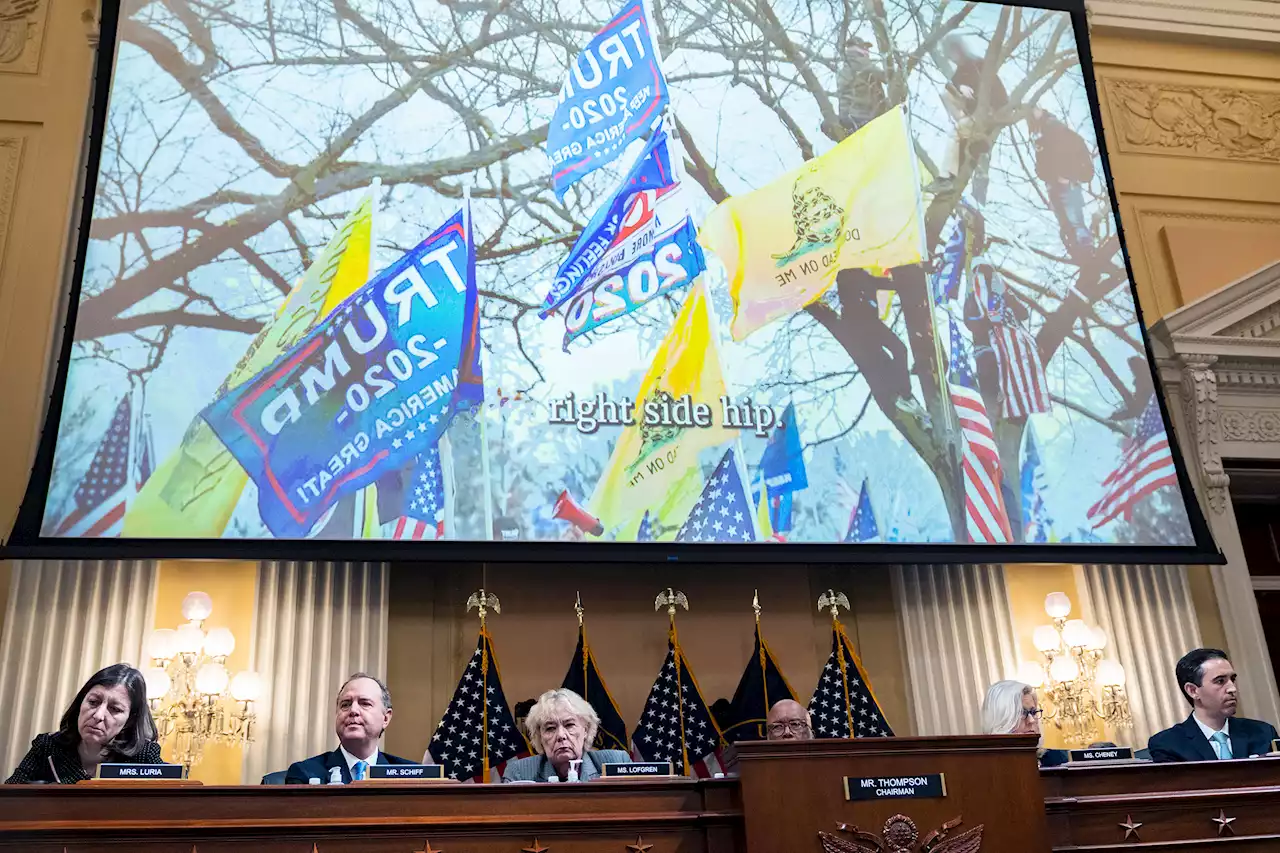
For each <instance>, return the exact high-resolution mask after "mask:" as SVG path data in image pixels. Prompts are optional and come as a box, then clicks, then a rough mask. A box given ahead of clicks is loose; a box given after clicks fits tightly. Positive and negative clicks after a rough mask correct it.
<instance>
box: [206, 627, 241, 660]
mask: <svg viewBox="0 0 1280 853" xmlns="http://www.w3.org/2000/svg"><path fill="white" fill-rule="evenodd" d="M235 648H236V637H235V635H234V634H232V633H231V629H230V628H213V629H212V630H210V631H209V633H208V634H206V635H205V638H204V653H205V654H206V655H208V656H209V657H211V658H219V657H226V656H227V655H229V654H231V653H232V652H233V651H235Z"/></svg>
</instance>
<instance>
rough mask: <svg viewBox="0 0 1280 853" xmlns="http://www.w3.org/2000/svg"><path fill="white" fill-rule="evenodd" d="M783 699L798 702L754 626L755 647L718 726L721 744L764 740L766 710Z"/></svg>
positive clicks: (757, 628)
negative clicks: (722, 738) (721, 733)
mask: <svg viewBox="0 0 1280 853" xmlns="http://www.w3.org/2000/svg"><path fill="white" fill-rule="evenodd" d="M783 699H793V700H795V701H797V702H798V701H800V699H799V697H797V696H796V692H795V691H794V690H792V689H791V684H790V683H788V681H787V678H786V676H784V675H783V674H782V670H781V669H779V668H778V662H777V661H775V660H774V659H773V652H771V651H769V644H768V643H766V642H765V641H764V638H763V637H761V636H760V624H759V623H756V644H755V648H754V649H752V651H751V660H749V661H747V667H746V669H744V670H743V671H742V678H740V679H738V689H737V690H735V691H734V692H733V701H732V702H730V703H729V711H728V712H726V717H727V719H726V720H724V721H723V722H722V723H720V727H721V731H722V732H724V737H725V740H727V741H729V743H737V742H738V741H742V740H764V739H765V730H764V726H765V719H766V718H767V717H768V715H769V709H770V708H772V707H773V706H774V705H775V704H776V703H778V702H780V701H781V700H783Z"/></svg>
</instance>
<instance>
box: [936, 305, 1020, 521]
mask: <svg viewBox="0 0 1280 853" xmlns="http://www.w3.org/2000/svg"><path fill="white" fill-rule="evenodd" d="M950 324H951V364H950V369H949V371H948V374H947V387H948V388H949V389H950V391H951V402H952V404H953V405H954V406H955V409H956V416H957V417H958V418H959V419H960V432H961V442H962V444H963V445H964V454H963V458H962V467H963V471H964V503H965V521H966V527H967V528H968V531H969V540H970V541H971V542H1008V541H1009V540H1010V539H1011V538H1012V536H1011V535H1010V531H1009V513H1008V512H1007V511H1006V510H1005V506H1004V497H1003V496H1002V495H1001V494H1000V483H1001V480H1002V478H1003V473H1002V472H1001V469H1000V453H999V451H998V450H997V449H996V438H995V433H994V431H993V430H992V429H991V419H990V418H989V417H987V407H986V405H985V404H984V403H983V402H982V395H981V394H980V393H978V387H977V381H976V380H975V378H974V375H973V366H972V364H971V363H970V360H969V352H968V349H967V348H966V346H965V342H964V338H962V337H961V336H960V328H959V326H957V325H956V321H955V320H954V319H952V320H950Z"/></svg>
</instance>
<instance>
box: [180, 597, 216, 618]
mask: <svg viewBox="0 0 1280 853" xmlns="http://www.w3.org/2000/svg"><path fill="white" fill-rule="evenodd" d="M212 612H213V599H212V598H210V597H209V593H207V592H189V593H187V597H186V598H184V599H182V618H183V619H187V620H189V621H191V622H203V621H204V620H205V619H208V618H209V614H210V613H212Z"/></svg>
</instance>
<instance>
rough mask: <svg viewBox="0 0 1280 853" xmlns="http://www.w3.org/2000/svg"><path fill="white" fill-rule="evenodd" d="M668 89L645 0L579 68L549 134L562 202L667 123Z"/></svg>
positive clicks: (588, 51)
mask: <svg viewBox="0 0 1280 853" xmlns="http://www.w3.org/2000/svg"><path fill="white" fill-rule="evenodd" d="M666 101H667V82H666V80H665V79H663V76H662V65H661V60H660V58H659V56H658V50H657V44H656V40H655V39H654V37H653V30H652V29H651V28H650V22H649V19H648V16H647V15H646V14H645V5H644V2H643V0H630V2H628V3H627V4H626V5H624V6H623V7H622V9H621V10H620V11H619V12H618V14H617V15H615V16H614V18H613V20H612V21H610V22H609V23H608V24H606V25H605V27H604V29H602V30H600V32H598V33H597V34H596V36H595V38H593V39H591V42H590V43H589V44H588V45H587V46H586V48H585V49H584V50H583V51H582V53H580V54H578V56H577V57H576V58H575V59H574V60H573V63H572V64H571V65H570V67H569V73H568V74H567V75H566V76H565V80H564V83H563V84H562V85H561V87H560V104H559V106H557V107H556V112H555V115H553V116H552V117H551V125H550V127H548V129H547V155H548V156H549V157H550V158H551V169H552V174H551V180H552V185H553V186H554V187H555V191H556V195H557V196H559V197H560V198H564V194H565V191H566V190H568V189H569V187H570V186H571V185H572V184H573V183H574V182H575V181H577V180H579V179H580V178H582V176H584V175H586V174H588V173H590V172H591V171H592V170H594V169H598V168H600V167H601V166H603V165H605V164H606V163H609V162H611V161H612V160H614V159H616V158H617V157H618V155H620V154H621V153H622V152H623V150H624V149H626V147H627V145H628V144H629V143H631V142H632V141H633V140H636V139H642V138H643V137H644V136H645V135H646V134H647V133H648V132H649V129H650V128H651V127H652V126H653V124H654V122H656V121H657V120H658V119H659V118H660V117H661V115H662V110H663V107H664V105H665V104H666Z"/></svg>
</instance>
